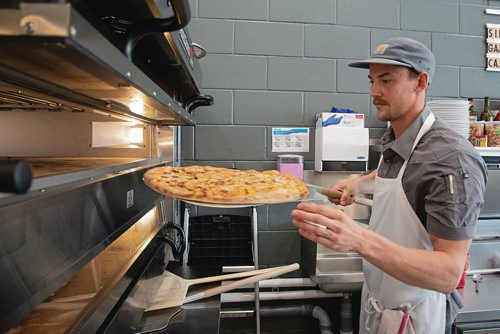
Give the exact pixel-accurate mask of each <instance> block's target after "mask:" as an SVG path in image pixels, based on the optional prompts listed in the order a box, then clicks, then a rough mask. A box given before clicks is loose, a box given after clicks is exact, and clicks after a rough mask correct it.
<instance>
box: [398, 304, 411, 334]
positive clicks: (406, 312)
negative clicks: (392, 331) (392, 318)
mask: <svg viewBox="0 0 500 334" xmlns="http://www.w3.org/2000/svg"><path fill="white" fill-rule="evenodd" d="M409 317H410V310H408V308H405V309H404V310H403V318H401V324H400V325H399V330H398V334H403V333H404V332H405V329H406V326H407V325H408V318H409Z"/></svg>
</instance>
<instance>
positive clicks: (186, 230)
mask: <svg viewBox="0 0 500 334" xmlns="http://www.w3.org/2000/svg"><path fill="white" fill-rule="evenodd" d="M191 205H193V204H191V203H186V207H185V209H184V222H183V228H184V233H185V234H186V248H185V250H184V254H183V257H182V258H183V259H182V262H183V265H187V261H188V256H189V240H188V235H189V217H190V213H191ZM240 207H241V206H238V208H240ZM249 207H251V208H252V219H251V225H252V238H253V243H252V245H253V246H252V251H253V263H254V269H259V243H258V240H259V238H258V224H257V207H256V206H255V205H252V206H249ZM225 208H226V207H225ZM254 293H255V328H256V333H257V334H260V299H259V283H258V282H257V283H255V285H254Z"/></svg>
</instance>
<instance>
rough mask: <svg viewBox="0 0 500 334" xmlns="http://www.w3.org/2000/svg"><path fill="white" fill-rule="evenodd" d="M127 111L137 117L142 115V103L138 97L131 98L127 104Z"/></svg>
mask: <svg viewBox="0 0 500 334" xmlns="http://www.w3.org/2000/svg"><path fill="white" fill-rule="evenodd" d="M128 107H129V109H130V110H131V111H132V112H133V113H135V114H139V115H144V102H143V101H142V99H141V98H140V97H133V98H132V99H130V102H129V103H128Z"/></svg>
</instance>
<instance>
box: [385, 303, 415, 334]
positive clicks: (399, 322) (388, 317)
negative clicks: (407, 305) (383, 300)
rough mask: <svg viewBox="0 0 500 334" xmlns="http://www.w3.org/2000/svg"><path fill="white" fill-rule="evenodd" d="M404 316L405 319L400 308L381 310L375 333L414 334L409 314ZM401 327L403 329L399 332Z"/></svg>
mask: <svg viewBox="0 0 500 334" xmlns="http://www.w3.org/2000/svg"><path fill="white" fill-rule="evenodd" d="M406 317H407V318H406V319H405V312H403V311H401V310H390V309H385V310H383V311H382V318H381V319H380V325H379V327H378V331H377V334H398V333H401V334H415V331H414V329H413V324H412V322H411V318H410V317H409V315H406ZM405 323H406V325H405ZM402 328H404V330H403V331H401V332H400V329H402Z"/></svg>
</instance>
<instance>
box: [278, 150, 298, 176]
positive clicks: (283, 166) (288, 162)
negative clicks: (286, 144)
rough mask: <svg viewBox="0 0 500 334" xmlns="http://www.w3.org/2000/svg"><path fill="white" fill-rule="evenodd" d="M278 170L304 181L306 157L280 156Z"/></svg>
mask: <svg viewBox="0 0 500 334" xmlns="http://www.w3.org/2000/svg"><path fill="white" fill-rule="evenodd" d="M276 159H277V161H276V162H277V166H276V167H277V169H278V171H279V172H281V173H284V174H292V175H293V176H295V177H296V178H298V179H301V180H302V179H304V157H303V156H301V155H295V154H284V155H278V156H277V157H276Z"/></svg>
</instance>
